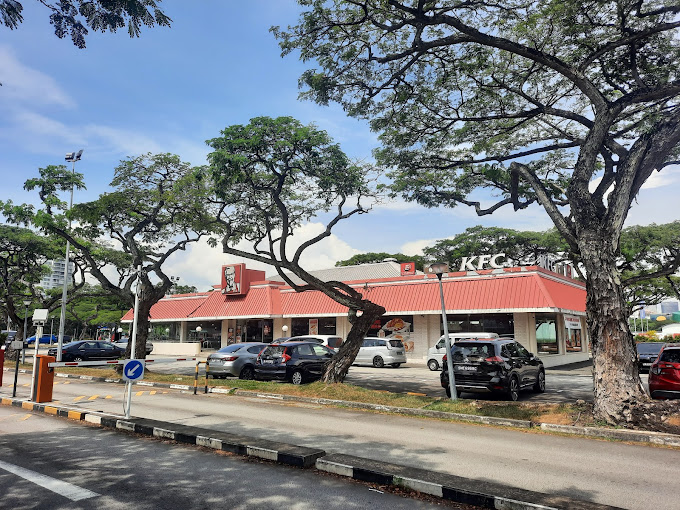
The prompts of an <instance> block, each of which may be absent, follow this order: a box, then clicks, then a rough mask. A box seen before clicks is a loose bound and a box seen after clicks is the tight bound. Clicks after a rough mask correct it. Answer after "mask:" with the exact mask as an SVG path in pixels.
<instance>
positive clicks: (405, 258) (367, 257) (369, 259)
mask: <svg viewBox="0 0 680 510" xmlns="http://www.w3.org/2000/svg"><path fill="white" fill-rule="evenodd" d="M385 259H396V261H397V262H399V263H404V262H414V263H415V265H416V269H417V270H418V271H422V270H423V266H424V264H425V257H422V256H421V255H404V254H403V253H385V252H380V253H376V252H369V253H359V254H358V255H354V256H353V257H351V258H349V259H347V260H340V261H338V262H336V263H335V267H343V266H357V265H359V264H375V263H377V262H382V261H384V260H385Z"/></svg>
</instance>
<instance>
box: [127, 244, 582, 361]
mask: <svg viewBox="0 0 680 510" xmlns="http://www.w3.org/2000/svg"><path fill="white" fill-rule="evenodd" d="M499 260H500V259H499V258H498V257H496V258H493V259H491V258H490V257H484V258H482V260H481V261H477V262H478V263H476V264H473V263H471V262H470V261H469V260H468V261H467V262H466V261H463V264H461V269H463V270H461V271H457V272H449V273H445V274H444V275H443V277H442V285H443V290H444V302H445V305H446V312H447V320H448V329H449V332H457V331H466V332H478V331H479V332H481V331H484V332H495V333H498V334H499V335H500V336H513V337H514V338H515V339H516V340H517V341H519V342H520V343H521V344H522V345H524V346H525V347H526V348H527V349H528V350H529V351H531V352H533V353H536V354H537V355H538V356H540V357H541V359H542V360H543V362H544V364H545V366H548V367H549V366H556V365H563V364H567V363H573V362H576V361H583V360H587V359H588V357H589V341H588V335H587V331H586V324H585V305H586V290H585V285H584V284H583V283H582V282H579V281H577V280H574V279H572V278H571V277H569V276H566V275H564V274H560V273H558V272H556V270H557V271H559V270H560V269H561V268H554V267H553V268H552V269H553V270H549V269H546V268H543V267H539V266H522V267H498V266H499ZM491 262H493V264H492V267H491V268H489V269H486V268H484V266H485V265H489V264H490V263H491ZM493 266H496V267H493ZM221 273H222V275H221V276H222V283H221V285H219V286H215V290H213V291H211V292H203V293H196V294H182V295H173V296H166V297H165V298H163V299H162V300H161V301H159V302H158V303H156V305H154V306H153V307H152V308H151V324H152V330H153V333H152V339H153V341H154V354H157V355H163V354H173V355H174V354H181V355H185V354H186V355H195V354H198V353H200V352H201V351H202V350H203V351H205V350H213V349H216V348H219V347H221V346H226V345H229V344H231V343H235V342H246V341H248V342H252V341H264V342H272V341H274V340H276V339H277V338H280V337H290V336H297V335H306V334H332V335H339V336H342V337H346V336H347V334H348V332H349V329H350V324H349V321H348V319H347V308H345V307H343V306H341V305H339V304H338V303H336V302H335V301H333V300H331V299H330V298H329V297H327V296H325V295H324V294H322V293H321V292H318V291H307V292H302V293H298V292H295V291H294V290H293V289H292V288H290V287H289V286H288V285H286V284H285V283H284V282H282V281H277V279H274V278H269V279H267V278H265V273H264V271H255V270H252V269H248V268H247V267H246V265H245V264H232V265H227V266H223V267H222V270H221ZM314 274H315V276H317V277H319V278H321V279H323V280H325V281H327V280H331V279H333V280H341V281H344V282H345V283H347V284H348V285H350V286H352V287H354V288H355V289H357V290H358V291H360V292H361V293H362V294H363V295H364V296H365V297H366V298H367V299H369V300H371V301H373V302H375V303H379V304H380V305H382V306H383V307H385V309H386V314H385V315H384V316H383V317H382V318H381V319H379V320H377V321H376V322H375V323H374V325H373V326H372V328H371V330H370V332H369V334H368V336H375V337H388V338H399V339H401V340H402V341H403V343H404V345H405V347H406V354H407V358H408V360H409V362H414V363H425V362H426V361H427V359H426V358H427V350H428V348H430V347H431V346H433V345H434V344H435V343H436V342H437V341H438V340H439V337H440V336H441V335H442V334H443V326H442V320H441V302H440V294H439V282H438V280H437V278H436V276H435V275H430V274H424V273H420V272H416V271H415V270H414V266H413V264H399V263H397V262H394V261H385V262H382V263H378V264H364V265H360V266H349V267H341V268H333V269H329V270H324V271H316V272H314ZM131 321H132V311H130V312H128V313H127V314H126V315H125V316H124V317H123V319H122V322H128V323H129V322H131Z"/></svg>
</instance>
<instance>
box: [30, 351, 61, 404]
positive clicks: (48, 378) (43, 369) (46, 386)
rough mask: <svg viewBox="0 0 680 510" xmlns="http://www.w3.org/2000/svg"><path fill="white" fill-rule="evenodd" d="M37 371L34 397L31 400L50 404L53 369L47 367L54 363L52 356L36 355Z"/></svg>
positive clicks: (54, 359)
mask: <svg viewBox="0 0 680 510" xmlns="http://www.w3.org/2000/svg"><path fill="white" fill-rule="evenodd" d="M37 358H38V371H37V373H36V374H35V378H36V382H35V395H33V398H32V399H31V400H32V401H33V402H52V387H53V386H54V369H53V368H50V367H48V366H47V365H48V364H49V363H54V362H55V361H56V358H55V357H54V356H47V355H46V354H38V356H37Z"/></svg>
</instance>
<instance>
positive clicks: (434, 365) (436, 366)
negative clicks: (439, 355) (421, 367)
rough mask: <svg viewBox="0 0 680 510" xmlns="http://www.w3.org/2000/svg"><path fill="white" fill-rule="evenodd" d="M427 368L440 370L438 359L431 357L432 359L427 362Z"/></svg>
mask: <svg viewBox="0 0 680 510" xmlns="http://www.w3.org/2000/svg"><path fill="white" fill-rule="evenodd" d="M427 368H429V369H430V370H432V371H433V372H434V371H435V370H439V363H437V360H436V359H431V360H430V361H428V362H427Z"/></svg>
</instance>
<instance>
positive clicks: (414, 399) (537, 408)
mask: <svg viewBox="0 0 680 510" xmlns="http://www.w3.org/2000/svg"><path fill="white" fill-rule="evenodd" d="M5 365H6V366H8V367H11V368H14V362H11V363H10V362H5ZM32 367H33V365H29V364H26V365H20V368H25V369H28V370H31V369H32ZM55 372H56V373H62V374H75V375H85V376H93V377H102V378H107V379H121V378H122V375H121V374H119V373H118V372H116V370H115V369H114V368H112V367H102V368H89V367H73V368H70V367H59V368H56V369H55ZM144 380H145V381H149V382H159V383H167V384H183V385H188V386H190V387H193V384H194V376H193V375H180V374H161V373H157V372H154V371H153V368H149V367H147V368H146V371H145V373H144ZM208 385H209V386H211V387H220V388H230V389H232V388H237V389H241V390H249V391H257V392H262V393H273V394H278V395H292V396H298V397H309V398H325V399H329V400H344V401H349V402H362V403H366V404H375V405H383V406H389V407H406V408H410V409H425V410H432V411H443V412H450V413H459V414H471V415H477V416H490V417H495V418H507V419H514V420H528V421H532V422H535V423H538V422H546V423H555V424H560V425H581V426H587V425H595V424H594V423H593V421H592V412H591V409H590V406H589V405H587V404H586V405H576V404H533V403H528V402H498V401H480V400H473V399H458V400H457V401H456V402H452V401H451V400H448V399H444V398H435V397H421V396H416V395H407V394H401V393H390V392H385V391H376V390H370V389H366V388H362V387H359V386H354V385H351V384H324V383H321V382H315V383H311V384H303V385H300V386H295V385H293V384H285V383H278V382H269V381H244V380H240V379H235V378H229V379H210V381H209V383H208ZM204 386H205V378H204V377H202V376H199V378H198V388H199V391H202V388H203V387H204Z"/></svg>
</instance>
